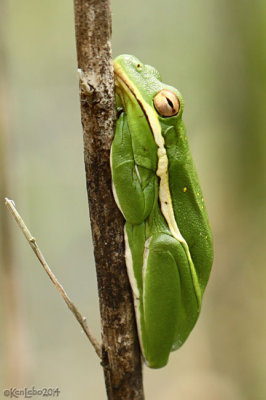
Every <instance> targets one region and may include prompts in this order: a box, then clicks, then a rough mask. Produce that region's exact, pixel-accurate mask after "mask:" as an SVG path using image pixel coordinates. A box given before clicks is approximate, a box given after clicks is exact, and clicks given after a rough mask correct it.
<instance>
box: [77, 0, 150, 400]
mask: <svg viewBox="0 0 266 400" xmlns="http://www.w3.org/2000/svg"><path fill="white" fill-rule="evenodd" d="M74 5H75V27H76V45H77V58H78V68H79V75H80V102H81V121H82V126H83V139H84V160H85V170H86V181H87V192H88V201H89V210H90V218H91V228H92V235H93V243H94V255H95V261H96V270H97V279H98V290H99V301H100V312H101V321H102V340H103V368H104V375H105V383H106V389H107V395H108V399H109V400H118V399H123V400H127V399H128V400H141V399H143V398H144V397H143V389H142V370H141V360H140V352H139V346H138V340H137V334H136V326H135V318H134V307H133V302H132V295H131V289H130V286H129V282H128V277H127V273H126V267H125V261H124V243H123V225H124V221H123V218H122V216H121V214H120V212H119V210H118V209H117V206H116V204H115V202H114V199H113V195H112V190H111V173H110V162H109V158H110V147H111V142H112V138H113V133H114V120H115V108H114V104H115V101H114V82H113V64H112V59H111V43H110V39H111V12H110V5H109V0H74Z"/></svg>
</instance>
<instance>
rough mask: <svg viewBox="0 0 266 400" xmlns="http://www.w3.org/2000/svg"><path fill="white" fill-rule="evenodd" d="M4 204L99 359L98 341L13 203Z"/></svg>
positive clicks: (7, 200) (9, 201)
mask: <svg viewBox="0 0 266 400" xmlns="http://www.w3.org/2000/svg"><path fill="white" fill-rule="evenodd" d="M5 202H6V206H7V208H8V210H9V211H10V212H11V214H12V216H13V217H14V218H15V220H16V222H17V224H18V226H19V227H20V229H21V230H22V232H23V234H24V236H25V238H26V239H27V241H28V243H29V245H30V247H31V248H32V250H33V251H34V253H35V255H36V257H37V258H38V260H39V261H40V263H41V264H42V266H43V268H44V270H45V272H46V273H47V275H48V276H49V278H50V279H51V281H52V282H53V284H54V285H55V287H56V289H57V291H58V292H59V293H60V295H61V296H62V298H63V300H64V301H65V303H66V304H67V306H68V308H69V309H70V311H71V312H72V313H73V315H74V316H75V318H76V319H77V321H78V322H79V324H80V325H81V327H82V329H83V331H84V332H85V334H86V336H87V337H88V339H89V341H90V342H91V344H92V345H93V347H94V349H95V351H96V353H97V354H98V356H99V357H100V358H101V346H100V344H99V343H98V341H97V340H96V338H95V337H94V335H93V334H92V332H91V331H90V329H89V327H88V325H87V321H86V318H84V317H82V315H81V314H80V312H79V311H78V309H77V307H76V306H75V305H74V304H73V302H72V301H71V300H70V298H69V297H68V295H67V293H66V291H65V289H64V288H63V286H62V285H61V284H60V283H59V281H58V280H57V278H56V276H55V275H54V273H53V272H52V271H51V269H50V267H49V265H48V264H47V262H46V260H45V258H44V256H43V254H42V252H41V250H40V248H39V246H38V244H37V242H36V239H35V238H34V237H33V236H32V234H31V233H30V231H29V229H28V228H27V226H26V224H25V222H24V221H23V219H22V217H21V215H20V214H19V213H18V211H17V209H16V207H15V203H14V202H13V201H12V200H10V199H7V198H5Z"/></svg>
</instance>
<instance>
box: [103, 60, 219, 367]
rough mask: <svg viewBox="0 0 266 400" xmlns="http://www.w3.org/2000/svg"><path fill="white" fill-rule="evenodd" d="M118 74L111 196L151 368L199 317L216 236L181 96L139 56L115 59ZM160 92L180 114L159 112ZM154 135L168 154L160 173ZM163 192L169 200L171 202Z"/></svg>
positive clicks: (165, 359)
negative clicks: (174, 101) (120, 219)
mask: <svg viewBox="0 0 266 400" xmlns="http://www.w3.org/2000/svg"><path fill="white" fill-rule="evenodd" d="M114 68H115V82H116V93H117V95H118V97H117V105H118V110H119V113H120V114H119V118H118V120H117V123H116V132H115V137H114V140H113V143H112V150H111V170H112V178H113V192H114V197H115V199H116V202H117V204H118V207H119V208H120V210H121V212H122V213H123V215H124V217H125V220H126V224H125V243H126V264H127V270H128V275H129V279H130V283H131V287H132V292H133V297H134V304H135V311H136V321H137V327H138V335H139V341H140V346H141V350H142V354H143V357H144V360H145V362H146V364H147V365H148V366H149V367H151V368H160V367H163V366H164V365H166V364H167V362H168V358H169V354H170V352H171V351H173V350H176V349H178V348H179V347H180V346H181V345H182V344H183V343H184V341H185V340H186V339H187V337H188V335H189V333H190V332H191V330H192V328H193V326H194V325H195V323H196V320H197V318H198V315H199V312H200V308H201V300H202V295H203V292H204V289H205V286H206V284H207V281H208V278H209V274H210V269H211V265H212V260H213V247H212V237H211V231H210V227H209V223H208V217H207V213H206V209H205V205H204V200H203V197H202V192H201V188H200V184H199V180H198V177H197V173H196V170H195V167H194V163H193V160H192V157H191V153H190V150H189V147H188V142H187V136H186V132H185V127H184V124H183V121H182V112H183V99H182V97H181V95H180V93H179V92H178V91H177V90H176V89H175V88H173V87H171V86H169V85H166V84H164V83H162V82H161V79H160V75H159V73H158V72H157V71H156V70H155V69H154V68H153V67H151V66H149V65H143V64H142V63H141V62H140V61H139V60H138V59H137V58H135V57H134V56H131V55H121V56H119V57H117V58H116V59H115V62H114ZM163 89H167V90H169V91H171V92H173V93H174V94H175V95H176V96H177V98H178V100H179V104H180V108H179V111H178V113H177V115H174V116H170V117H169V116H168V117H163V116H162V115H160V114H159V113H158V112H157V110H156V108H155V105H154V97H155V95H156V94H157V93H159V92H160V91H161V90H163ZM121 107H122V109H121ZM156 129H157V131H158V130H160V134H159V136H160V137H161V139H162V141H163V142H162V143H163V144H162V145H160V146H161V147H162V148H164V149H165V150H166V153H165V154H166V159H167V171H166V173H165V172H163V173H162V175H160V173H159V172H158V170H159V168H158V162H159V159H160V152H159V147H160V146H158V140H156V133H155V131H156ZM163 151H164V150H163ZM164 152H165V151H164ZM161 190H164V192H165V193H166V195H167V196H168V195H169V196H170V197H169V198H168V200H167V201H164V200H163V198H162V197H161V194H160V193H161ZM163 203H165V205H166V206H165V207H166V210H167V211H166V212H164V211H163ZM168 211H169V213H170V214H171V212H172V215H173V218H174V220H175V221H174V224H175V223H176V228H173V227H172V225H171V224H170V223H169V220H168V217H167V212H168ZM169 218H170V217H169Z"/></svg>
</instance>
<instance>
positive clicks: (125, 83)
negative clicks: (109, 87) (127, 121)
mask: <svg viewBox="0 0 266 400" xmlns="http://www.w3.org/2000/svg"><path fill="white" fill-rule="evenodd" d="M114 67H115V68H114V72H115V84H116V86H117V87H118V88H121V87H122V88H123V90H124V91H125V92H126V93H127V95H128V97H133V98H134V99H135V100H136V101H137V103H138V105H139V106H140V108H141V109H142V111H143V114H144V115H145V118H146V120H147V121H148V124H149V127H150V129H151V131H152V134H153V136H154V127H153V126H152V123H151V121H150V118H149V115H148V112H147V110H146V107H145V106H146V105H147V106H148V107H150V105H149V104H147V103H146V102H145V100H144V99H143V98H142V96H141V95H140V93H139V92H138V90H137V89H136V88H135V87H134V86H133V85H132V84H131V82H130V81H129V79H127V76H126V75H125V74H124V73H123V71H121V69H120V67H119V66H117V64H116V63H115V64H114ZM118 95H119V94H118ZM119 97H120V99H121V101H122V104H123V108H124V109H125V104H124V100H123V96H119Z"/></svg>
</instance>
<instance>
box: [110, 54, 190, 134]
mask: <svg viewBox="0 0 266 400" xmlns="http://www.w3.org/2000/svg"><path fill="white" fill-rule="evenodd" d="M114 71H115V84H116V88H117V92H118V95H119V97H120V100H121V102H122V106H123V108H124V109H125V110H126V109H127V102H128V101H132V100H133V97H134V98H135V101H137V102H138V104H139V105H140V107H141V108H142V111H143V112H144V114H145V115H146V118H147V119H148V120H150V115H151V113H153V115H154V116H157V119H159V121H160V122H162V123H163V124H165V125H168V126H169V125H175V124H176V123H177V121H178V120H179V119H180V118H181V116H182V113H183V107H184V102H183V98H182V96H181V94H180V92H179V91H178V90H177V89H176V88H174V87H172V86H169V85H166V84H165V83H163V82H162V81H161V77H160V74H159V72H158V71H157V70H156V69H155V68H154V67H152V66H150V65H145V64H143V63H141V62H140V61H139V60H138V59H137V58H136V57H134V56H132V55H127V54H123V55H120V56H119V57H117V58H116V59H115V61H114Z"/></svg>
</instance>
